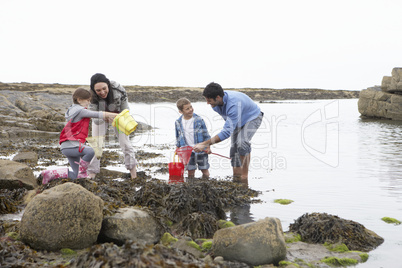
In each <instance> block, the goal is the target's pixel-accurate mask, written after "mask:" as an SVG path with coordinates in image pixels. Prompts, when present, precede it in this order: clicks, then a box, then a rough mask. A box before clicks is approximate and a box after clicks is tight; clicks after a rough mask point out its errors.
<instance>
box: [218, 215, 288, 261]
mask: <svg viewBox="0 0 402 268" xmlns="http://www.w3.org/2000/svg"><path fill="white" fill-rule="evenodd" d="M212 251H213V253H214V255H215V256H222V257H223V258H224V259H225V260H230V261H240V262H245V263H247V264H249V265H252V266H257V265H263V264H275V265H278V263H279V262H280V261H281V260H284V259H285V257H286V243H285V238H284V235H283V231H282V225H281V222H280V220H279V219H277V218H265V219H263V220H259V221H257V222H253V223H247V224H242V225H237V226H234V227H231V228H225V229H220V230H218V231H217V232H216V233H215V235H214V238H213V243H212Z"/></svg>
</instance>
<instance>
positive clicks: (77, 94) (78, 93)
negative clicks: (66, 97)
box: [73, 87, 91, 104]
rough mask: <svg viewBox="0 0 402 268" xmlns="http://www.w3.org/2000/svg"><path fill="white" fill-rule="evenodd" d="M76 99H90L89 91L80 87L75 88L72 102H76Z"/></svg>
mask: <svg viewBox="0 0 402 268" xmlns="http://www.w3.org/2000/svg"><path fill="white" fill-rule="evenodd" d="M78 99H83V100H88V99H91V92H90V91H89V90H86V89H85V88H82V87H79V88H77V89H76V90H75V91H74V93H73V102H74V103H75V104H78Z"/></svg>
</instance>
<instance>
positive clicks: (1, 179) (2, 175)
mask: <svg viewBox="0 0 402 268" xmlns="http://www.w3.org/2000/svg"><path fill="white" fill-rule="evenodd" d="M37 186H38V184H37V183H36V178H35V175H34V173H33V171H32V169H31V168H30V167H28V166H27V165H25V164H23V163H19V162H16V161H11V160H3V159H0V189H18V188H26V189H28V190H32V189H34V188H36V187H37Z"/></svg>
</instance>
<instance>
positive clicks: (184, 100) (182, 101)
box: [176, 98, 191, 111]
mask: <svg viewBox="0 0 402 268" xmlns="http://www.w3.org/2000/svg"><path fill="white" fill-rule="evenodd" d="M190 103H191V102H190V101H189V100H188V99H187V98H180V99H179V100H178V101H177V102H176V106H177V109H179V111H183V107H184V105H186V104H190Z"/></svg>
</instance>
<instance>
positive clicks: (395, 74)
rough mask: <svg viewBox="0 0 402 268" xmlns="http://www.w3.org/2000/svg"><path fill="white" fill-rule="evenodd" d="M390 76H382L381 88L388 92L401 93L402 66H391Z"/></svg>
mask: <svg viewBox="0 0 402 268" xmlns="http://www.w3.org/2000/svg"><path fill="white" fill-rule="evenodd" d="M391 74H392V76H384V77H383V79H382V83H381V89H382V91H384V92H388V93H402V68H393V69H392V72H391Z"/></svg>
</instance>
